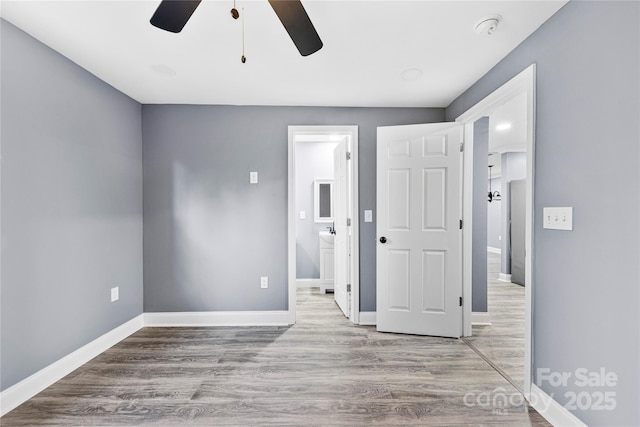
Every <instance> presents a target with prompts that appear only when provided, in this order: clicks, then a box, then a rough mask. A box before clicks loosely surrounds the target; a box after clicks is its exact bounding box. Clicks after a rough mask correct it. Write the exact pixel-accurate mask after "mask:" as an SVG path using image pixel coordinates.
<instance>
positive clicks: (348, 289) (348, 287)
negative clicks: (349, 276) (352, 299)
mask: <svg viewBox="0 0 640 427" xmlns="http://www.w3.org/2000/svg"><path fill="white" fill-rule="evenodd" d="M347 292H351V285H350V284H348V283H347Z"/></svg>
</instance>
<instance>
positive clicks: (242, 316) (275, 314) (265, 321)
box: [144, 310, 290, 327]
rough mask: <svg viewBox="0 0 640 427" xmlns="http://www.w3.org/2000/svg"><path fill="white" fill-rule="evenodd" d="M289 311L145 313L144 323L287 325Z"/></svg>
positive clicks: (174, 324) (162, 324)
mask: <svg viewBox="0 0 640 427" xmlns="http://www.w3.org/2000/svg"><path fill="white" fill-rule="evenodd" d="M289 317H290V316H289V312H288V311H286V310H281V311H189V312H167V313H144V325H145V326H148V327H154V326H155V327H159V326H287V325H289V324H290V322H289Z"/></svg>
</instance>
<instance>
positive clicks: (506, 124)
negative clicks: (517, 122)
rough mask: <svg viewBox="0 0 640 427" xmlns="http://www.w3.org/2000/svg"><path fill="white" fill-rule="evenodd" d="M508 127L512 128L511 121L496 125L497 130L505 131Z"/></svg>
mask: <svg viewBox="0 0 640 427" xmlns="http://www.w3.org/2000/svg"><path fill="white" fill-rule="evenodd" d="M507 129H511V123H500V124H498V125H496V130H499V131H503V130H507Z"/></svg>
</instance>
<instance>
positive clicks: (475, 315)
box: [471, 311, 491, 326]
mask: <svg viewBox="0 0 640 427" xmlns="http://www.w3.org/2000/svg"><path fill="white" fill-rule="evenodd" d="M471 325H476V326H491V315H490V314H489V313H488V312H481V311H474V312H472V313H471Z"/></svg>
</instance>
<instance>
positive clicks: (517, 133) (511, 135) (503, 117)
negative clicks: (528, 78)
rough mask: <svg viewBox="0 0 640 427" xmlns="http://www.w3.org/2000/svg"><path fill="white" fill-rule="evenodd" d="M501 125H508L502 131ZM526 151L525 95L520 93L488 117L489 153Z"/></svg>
mask: <svg viewBox="0 0 640 427" xmlns="http://www.w3.org/2000/svg"><path fill="white" fill-rule="evenodd" d="M501 125H509V128H507V129H504V128H502V127H500V126H501ZM526 151H527V94H526V93H522V94H520V95H518V96H516V97H515V98H513V99H512V100H510V101H508V102H506V103H505V104H504V105H502V106H501V107H499V108H498V109H497V110H496V111H494V112H493V113H492V114H491V116H489V153H508V152H526Z"/></svg>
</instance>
